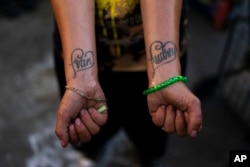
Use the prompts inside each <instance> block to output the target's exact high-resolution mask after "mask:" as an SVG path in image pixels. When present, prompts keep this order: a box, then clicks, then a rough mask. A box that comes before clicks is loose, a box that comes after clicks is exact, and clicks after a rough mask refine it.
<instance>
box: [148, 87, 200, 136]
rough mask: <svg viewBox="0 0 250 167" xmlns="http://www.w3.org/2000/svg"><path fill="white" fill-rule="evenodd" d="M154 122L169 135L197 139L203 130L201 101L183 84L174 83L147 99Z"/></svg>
mask: <svg viewBox="0 0 250 167" xmlns="http://www.w3.org/2000/svg"><path fill="white" fill-rule="evenodd" d="M147 101H148V107H149V113H150V114H151V117H152V120H153V122H154V123H155V124H156V125H157V126H159V127H162V129H163V130H164V131H166V132H168V133H174V132H175V133H177V135H179V136H187V135H189V136H191V137H196V136H197V133H198V132H199V131H200V130H201V128H202V112H201V104H200V100H199V99H198V98H197V97H196V96H195V95H194V94H193V93H191V91H190V90H189V89H188V88H187V87H186V86H185V85H184V84H183V83H182V82H178V83H174V84H173V85H170V86H168V87H166V88H164V89H161V90H159V91H157V92H155V93H151V94H149V95H148V97H147Z"/></svg>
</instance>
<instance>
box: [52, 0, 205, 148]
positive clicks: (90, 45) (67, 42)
mask: <svg viewBox="0 0 250 167" xmlns="http://www.w3.org/2000/svg"><path fill="white" fill-rule="evenodd" d="M155 2H156V1H152V0H141V10H142V19H143V29H144V37H145V47H146V48H145V49H146V59H147V73H148V81H149V87H152V86H154V85H157V84H159V83H161V82H163V81H165V80H167V79H169V78H171V77H173V76H177V75H180V74H181V68H180V60H179V59H180V58H179V54H180V51H179V46H178V45H177V44H178V43H179V41H178V40H179V20H180V13H181V5H182V1H181V0H157V2H159V3H155ZM51 4H52V9H53V12H54V15H55V19H56V22H57V24H58V27H59V32H60V35H61V39H62V46H63V59H64V63H65V75H66V82H67V85H70V86H72V87H75V88H78V89H79V90H82V91H84V93H85V94H86V95H87V96H89V97H93V98H98V99H105V95H104V93H103V90H102V88H101V86H100V84H99V81H98V77H97V76H98V66H97V61H96V58H97V55H96V46H95V32H94V16H95V12H94V11H95V4H94V0H74V1H72V0H60V1H58V0H51ZM98 56H101V55H98ZM147 102H148V108H149V114H150V115H151V117H152V121H153V122H154V123H155V125H156V126H159V127H162V128H163V130H164V131H166V132H168V133H176V134H178V135H179V136H191V137H195V136H197V133H198V132H199V131H200V130H201V125H202V112H201V104H200V101H199V99H198V98H197V97H196V96H195V95H194V94H192V92H191V91H190V90H189V89H188V88H187V87H186V86H185V85H184V84H183V83H181V82H177V83H175V84H173V85H171V86H169V87H167V88H164V89H162V90H160V91H157V92H155V93H152V94H149V95H148V96H147ZM103 105H107V104H106V103H105V101H104V102H100V101H95V100H88V99H86V98H82V97H80V96H79V95H77V94H76V93H74V92H72V91H70V90H68V91H66V92H65V94H64V96H63V98H62V100H61V102H60V105H59V108H58V112H57V120H56V128H55V133H56V135H57V137H58V138H59V140H60V141H61V145H62V147H66V146H67V145H68V144H69V143H70V144H77V143H78V142H88V141H89V140H91V137H92V136H93V135H95V134H97V133H98V132H99V131H100V130H101V126H102V125H104V124H105V123H106V121H107V119H108V111H107V110H105V111H104V112H102V113H99V112H97V109H98V108H99V107H101V106H103ZM117 112H119V111H117Z"/></svg>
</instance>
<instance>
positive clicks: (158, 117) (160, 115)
mask: <svg viewBox="0 0 250 167" xmlns="http://www.w3.org/2000/svg"><path fill="white" fill-rule="evenodd" d="M150 114H151V117H152V121H153V122H154V124H155V125H156V126H159V127H163V126H164V121H165V115H166V106H165V105H162V106H160V107H158V109H157V110H156V112H151V113H150Z"/></svg>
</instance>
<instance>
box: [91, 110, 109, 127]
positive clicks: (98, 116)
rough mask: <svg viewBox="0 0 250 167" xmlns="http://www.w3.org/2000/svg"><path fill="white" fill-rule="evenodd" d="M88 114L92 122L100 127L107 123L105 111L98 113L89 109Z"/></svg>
mask: <svg viewBox="0 0 250 167" xmlns="http://www.w3.org/2000/svg"><path fill="white" fill-rule="evenodd" d="M88 112H89V115H90V117H91V118H92V120H93V121H94V122H95V123H96V124H97V125H99V126H102V125H104V124H105V123H106V122H107V119H108V113H107V110H105V111H103V112H101V113H100V112H98V111H97V110H96V109H94V108H90V109H88Z"/></svg>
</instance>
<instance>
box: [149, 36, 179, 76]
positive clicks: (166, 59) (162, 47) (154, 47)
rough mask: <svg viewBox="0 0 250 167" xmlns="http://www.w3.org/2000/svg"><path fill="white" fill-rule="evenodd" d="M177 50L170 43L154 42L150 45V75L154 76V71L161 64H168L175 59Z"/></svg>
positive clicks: (173, 44)
mask: <svg viewBox="0 0 250 167" xmlns="http://www.w3.org/2000/svg"><path fill="white" fill-rule="evenodd" d="M176 53H177V48H176V45H175V43H173V42H171V41H167V42H165V43H164V42H162V41H155V42H153V43H152V44H151V45H150V59H149V61H151V63H152V69H153V71H152V75H153V78H154V76H155V72H156V69H157V68H158V67H160V66H162V65H163V64H166V63H170V62H171V61H173V60H174V59H175V58H176Z"/></svg>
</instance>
